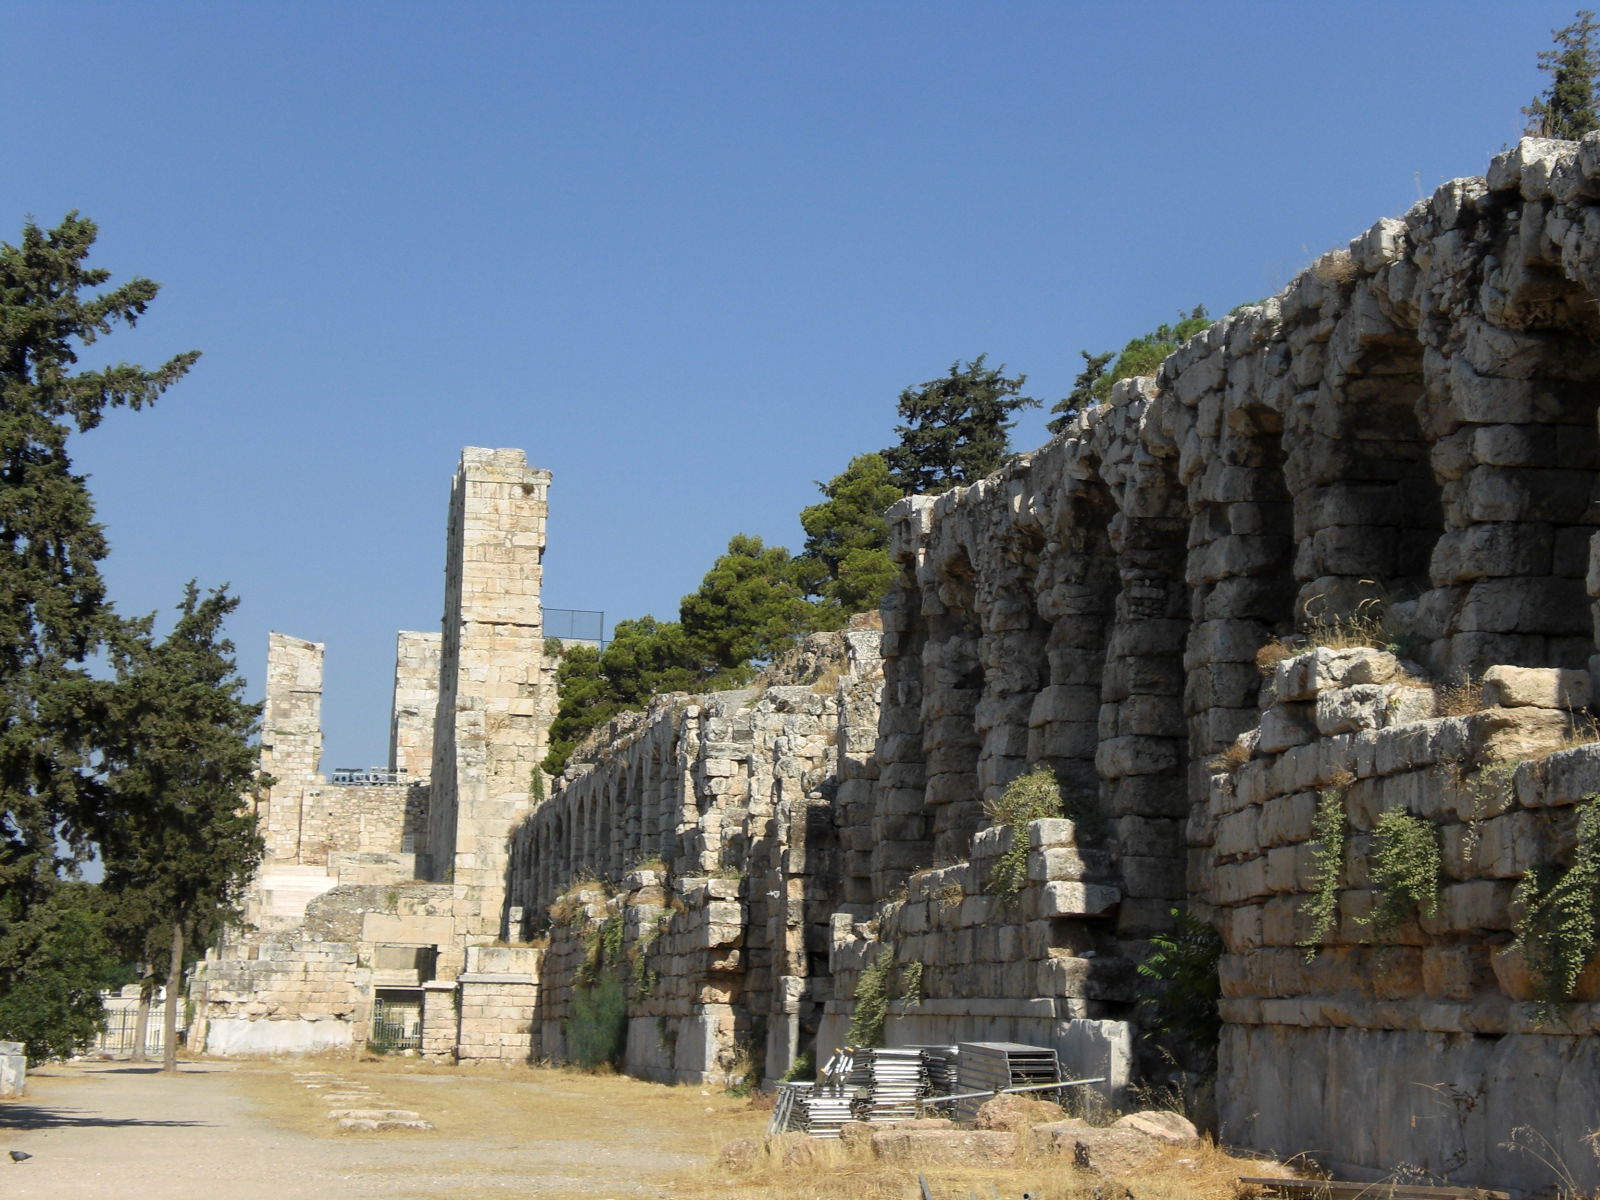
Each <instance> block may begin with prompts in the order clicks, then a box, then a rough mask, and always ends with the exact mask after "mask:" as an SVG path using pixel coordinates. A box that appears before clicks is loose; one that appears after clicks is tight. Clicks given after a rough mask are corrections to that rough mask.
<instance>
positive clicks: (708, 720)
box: [508, 628, 881, 1083]
mask: <svg viewBox="0 0 1600 1200" xmlns="http://www.w3.org/2000/svg"><path fill="white" fill-rule="evenodd" d="M878 640H879V636H878V633H877V632H876V630H873V629H865V628H862V629H852V630H850V631H847V632H845V633H843V634H832V635H818V636H817V637H814V638H813V639H811V642H810V644H809V645H808V647H807V655H806V657H807V658H808V663H807V665H808V667H809V669H808V670H805V671H803V672H802V673H801V675H802V678H803V679H804V681H803V682H799V683H792V684H773V685H770V686H765V687H762V688H759V689H751V690H747V691H742V692H723V693H713V694H710V695H707V696H685V695H675V696H666V697H658V698H657V699H656V700H655V701H654V702H653V703H652V705H651V707H650V708H649V710H648V711H647V712H645V713H640V714H631V713H630V714H624V715H623V716H621V717H619V718H617V719H616V720H615V721H614V722H613V723H612V726H611V727H610V728H609V729H608V730H606V731H604V733H603V735H602V736H601V737H600V738H599V739H597V740H596V742H595V743H593V744H591V746H590V747H588V748H580V750H579V752H578V755H577V756H576V761H575V762H574V764H573V765H572V766H570V767H569V768H568V771H567V773H566V775H565V776H563V778H562V779H561V780H559V781H558V784H557V788H556V790H555V791H554V793H553V794H552V796H551V798H550V799H549V800H548V801H546V802H545V803H544V804H542V805H541V806H539V807H538V808H537V809H536V810H535V811H534V812H533V813H532V814H531V815H530V816H529V817H528V818H527V819H526V820H525V821H524V822H523V823H522V824H521V825H520V826H519V827H518V829H517V830H516V833H515V835H514V837H513V843H512V846H513V848H512V858H511V873H510V877H509V879H510V893H509V896H508V904H509V906H510V908H509V910H510V912H511V914H512V917H513V919H514V920H515V921H517V922H519V924H516V925H513V926H512V929H511V933H512V936H513V937H516V936H518V935H519V934H520V935H521V936H522V937H523V938H537V939H538V940H539V942H540V943H542V944H544V945H546V946H547V947H548V948H547V949H546V950H544V952H543V954H542V956H541V960H540V962H539V985H538V988H537V990H536V993H530V999H531V1003H532V1007H531V1013H530V1015H531V1022H532V1025H531V1029H532V1047H531V1051H532V1053H533V1054H534V1056H535V1057H550V1058H556V1059H564V1058H569V1057H572V1056H573V1054H574V1047H573V1046H572V1045H571V1044H570V1039H571V1033H572V1024H571V1022H572V1018H573V1016H574V1011H573V1009H574V1003H575V1001H578V1002H581V1001H582V994H583V993H584V992H585V991H587V990H588V989H589V988H590V987H591V986H592V982H591V980H590V979H588V978H586V976H592V975H593V974H594V973H595V966H596V965H597V964H596V963H595V956H596V944H597V938H598V936H599V931H600V930H601V929H602V928H603V927H604V926H605V925H606V923H607V922H614V923H615V924H616V925H617V926H619V927H620V930H619V932H620V943H619V947H620V957H618V956H615V955H614V956H613V957H611V958H610V959H609V960H607V961H606V962H603V963H600V964H598V966H599V967H600V968H601V970H600V973H601V974H604V973H605V972H606V971H611V972H613V973H614V974H616V975H618V976H619V978H621V979H622V982H623V983H624V986H625V991H626V994H627V998H628V1009H627V1023H626V1035H625V1037H626V1051H625V1055H624V1065H625V1069H626V1070H628V1071H629V1072H630V1073H632V1074H637V1075H641V1076H643V1077H646V1078H651V1079H658V1080H662V1081H666V1082H695V1083H698V1082H705V1081H708V1080H712V1079H725V1078H728V1077H729V1076H730V1075H735V1074H740V1073H745V1072H753V1073H754V1074H756V1075H766V1076H768V1077H772V1076H775V1075H777V1074H781V1073H782V1072H783V1071H784V1070H786V1069H787V1068H788V1067H789V1066H790V1065H791V1064H792V1062H793V1060H794V1058H795V1056H796V1054H797V1053H798V1051H799V1050H800V1049H801V1048H802V1045H804V1044H809V1043H810V1042H811V1041H812V1040H813V1039H814V1038H815V1036H816V1032H817V1028H818V1025H819V1023H820V1022H821V1020H822V1015H823V1009H824V1006H825V1005H826V1004H828V1003H829V1002H830V1001H832V1000H833V998H834V997H833V992H832V990H831V987H830V974H829V970H828V949H829V937H830V928H831V925H830V923H831V921H832V918H833V914H834V912H835V910H836V908H837V903H838V896H837V891H836V885H837V881H838V878H839V874H840V867H841V851H840V847H839V841H838V832H839V831H838V828H837V824H836V821H835V818H834V813H835V811H836V810H837V808H838V807H839V806H840V805H841V804H849V803H860V802H861V794H862V792H863V789H864V788H866V787H869V786H870V784H869V783H868V781H867V780H866V778H865V773H866V769H867V760H868V757H869V754H870V751H871V748H872V745H873V742H874V739H875V735H876V726H877V716H878V695H879V688H880V686H881V677H880V674H879V671H878ZM586 750H587V751H588V752H589V753H595V754H596V758H592V759H590V760H588V761H585V756H586ZM852 796H854V797H855V799H854V800H852V799H851V797H852ZM586 964H588V965H587V966H586Z"/></svg>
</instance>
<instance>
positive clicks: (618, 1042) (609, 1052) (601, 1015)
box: [566, 974, 628, 1069]
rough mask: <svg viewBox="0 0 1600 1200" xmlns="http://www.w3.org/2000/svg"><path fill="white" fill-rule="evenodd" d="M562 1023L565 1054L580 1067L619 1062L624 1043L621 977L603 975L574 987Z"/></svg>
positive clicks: (625, 1002) (625, 1020)
mask: <svg viewBox="0 0 1600 1200" xmlns="http://www.w3.org/2000/svg"><path fill="white" fill-rule="evenodd" d="M566 1025H567V1028H566V1033H567V1055H568V1057H569V1058H571V1059H572V1061H573V1062H575V1063H577V1064H578V1065H579V1066H580V1067H587V1068H590V1069H593V1068H594V1067H598V1066H601V1065H602V1064H605V1063H612V1064H616V1063H620V1062H621V1061H622V1055H623V1052H624V1051H625V1050H626V1049H627V1045H628V999H627V996H626V994H625V992H624V990H623V986H622V978H621V976H620V975H619V974H610V975H605V976H602V977H601V978H599V979H597V980H596V981H595V982H594V983H592V984H590V985H589V986H587V987H576V988H574V989H573V990H572V1015H571V1016H570V1017H569V1018H568V1019H567V1023H566Z"/></svg>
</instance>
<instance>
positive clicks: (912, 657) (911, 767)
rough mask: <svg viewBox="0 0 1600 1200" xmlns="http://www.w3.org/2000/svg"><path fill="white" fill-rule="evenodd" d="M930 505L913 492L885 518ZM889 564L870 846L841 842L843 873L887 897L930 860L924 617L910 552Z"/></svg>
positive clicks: (895, 520) (912, 515)
mask: <svg viewBox="0 0 1600 1200" xmlns="http://www.w3.org/2000/svg"><path fill="white" fill-rule="evenodd" d="M930 504H932V501H931V500H930V499H928V498H926V497H920V496H919V497H912V498H910V499H907V500H902V501H900V503H899V504H898V505H896V506H895V508H893V509H891V510H890V519H891V523H892V524H895V525H898V526H899V527H900V529H902V530H903V527H904V525H907V524H912V523H914V522H915V521H916V520H917V518H918V515H919V514H918V510H919V509H920V508H923V507H926V506H928V505H930ZM897 537H904V534H903V533H897ZM907 540H909V539H907ZM897 562H898V567H899V570H898V573H897V574H896V576H895V579H894V581H893V583H892V584H891V585H890V588H889V591H888V593H887V594H886V595H885V596H884V598H883V603H882V605H881V607H880V611H881V612H882V614H883V638H882V640H881V642H880V650H881V653H882V655H883V693H882V697H883V702H882V708H881V709H880V712H879V719H878V731H879V736H878V744H877V749H876V752H875V754H874V757H875V759H876V760H877V761H876V767H877V779H876V781H875V784H874V787H873V804H872V826H871V834H872V837H871V841H870V845H866V846H849V847H848V848H847V849H846V851H845V861H846V873H847V875H850V876H852V877H854V878H858V879H859V878H861V877H863V876H867V877H870V880H871V887H870V894H871V895H873V896H887V895H889V894H890V893H892V892H893V891H894V889H895V888H897V887H898V886H899V885H900V884H901V882H903V881H904V880H905V878H906V876H907V875H909V874H910V873H911V871H912V870H914V869H915V868H916V867H918V866H922V865H926V864H927V863H930V862H931V861H932V844H931V839H930V837H929V834H928V829H929V824H930V822H929V812H928V808H927V806H926V804H925V803H924V801H925V790H926V787H927V765H926V762H925V760H924V757H923V749H922V732H921V730H922V700H923V692H924V680H923V654H924V651H925V650H926V648H927V644H928V636H929V631H928V621H927V618H926V616H924V614H923V611H922V591H921V588H920V586H919V585H918V582H917V562H916V557H915V555H914V554H913V553H906V552H904V551H902V552H901V553H900V556H899V558H898V560H897Z"/></svg>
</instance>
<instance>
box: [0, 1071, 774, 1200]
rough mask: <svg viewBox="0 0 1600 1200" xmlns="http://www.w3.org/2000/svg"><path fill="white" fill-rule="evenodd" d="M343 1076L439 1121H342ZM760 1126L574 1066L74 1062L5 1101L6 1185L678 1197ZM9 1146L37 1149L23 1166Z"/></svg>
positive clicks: (31, 1190)
mask: <svg viewBox="0 0 1600 1200" xmlns="http://www.w3.org/2000/svg"><path fill="white" fill-rule="evenodd" d="M307 1071H311V1072H326V1073H327V1074H326V1075H317V1074H314V1073H313V1074H307V1073H306V1072H307ZM330 1088H332V1089H334V1090H337V1091H343V1090H347V1089H348V1088H355V1089H363V1090H366V1091H367V1092H368V1094H369V1095H371V1096H372V1097H374V1099H372V1100H371V1101H370V1102H369V1101H362V1105H366V1104H368V1103H371V1104H380V1103H381V1104H384V1105H392V1106H396V1107H403V1108H406V1109H409V1110H412V1111H416V1112H419V1113H421V1115H422V1116H423V1117H424V1118H426V1119H428V1120H430V1121H432V1122H433V1123H434V1124H435V1125H436V1126H437V1129H436V1130H435V1131H434V1132H432V1133H407V1132H391V1133H377V1134H348V1133H345V1134H341V1133H339V1132H337V1131H336V1129H335V1128H334V1127H333V1125H332V1124H331V1123H330V1122H329V1120H328V1118H327V1115H326V1113H327V1110H328V1107H329V1104H328V1102H327V1101H325V1100H322V1099H321V1098H320V1097H322V1096H324V1095H326V1094H328V1089H330ZM758 1123H759V1118H758V1117H756V1116H755V1115H753V1114H750V1113H747V1112H739V1111H737V1109H736V1108H735V1107H734V1106H733V1105H731V1104H730V1102H728V1101H727V1100H726V1099H724V1098H722V1097H720V1096H716V1097H706V1096H705V1095H704V1094H703V1093H701V1094H696V1092H695V1091H692V1090H690V1089H682V1088H680V1089H666V1088H657V1087H654V1086H653V1085H649V1084H640V1083H638V1082H636V1081H632V1080H618V1079H610V1080H595V1079H589V1078H585V1077H573V1076H570V1075H566V1074H564V1073H561V1072H536V1071H524V1072H515V1073H503V1072H499V1071H495V1072H492V1073H485V1074H476V1073H473V1072H469V1071H460V1072H456V1071H437V1070H436V1071H426V1070H422V1069H419V1068H415V1067H412V1068H396V1067H395V1066H393V1065H392V1064H386V1065H383V1066H379V1067H368V1066H365V1065H363V1064H346V1063H341V1064H333V1065H327V1064H310V1065H308V1064H303V1063H302V1064H289V1065H282V1064H279V1065H266V1066H256V1065H250V1066H243V1065H237V1064H232V1063H213V1062H205V1063H184V1064H181V1069H180V1071H179V1072H178V1074H177V1075H163V1074H161V1073H160V1072H159V1071H158V1070H157V1069H156V1068H154V1067H146V1066H135V1065H132V1064H127V1063H85V1064H71V1065H67V1066H55V1067H50V1068H47V1069H45V1070H43V1071H40V1072H38V1073H34V1074H30V1076H29V1079H28V1094H27V1096H26V1097H24V1098H23V1099H22V1100H19V1101H5V1102H0V1198H3V1200H12V1198H13V1197H41V1198H44V1197H49V1198H50V1200H80V1198H83V1200H88V1198H89V1197H94V1198H96V1200H106V1198H115V1200H157V1198H158V1197H159V1198H161V1200H189V1198H191V1197H193V1198H194V1200H202V1198H203V1200H301V1198H306V1200H313V1198H315V1200H320V1198H322V1197H329V1198H333V1197H366V1196H383V1197H395V1198H396V1200H402V1198H404V1200H442V1198H444V1197H450V1200H477V1198H480V1197H494V1196H538V1197H542V1198H550V1200H553V1198H555V1197H561V1196H583V1197H585V1198H586V1200H604V1198H605V1197H615V1198H617V1200H621V1198H622V1197H638V1196H660V1195H664V1194H667V1193H666V1190H665V1182H664V1181H665V1180H666V1179H667V1178H669V1177H670V1176H672V1175H675V1174H676V1175H683V1174H685V1173H686V1172H693V1171H694V1170H696V1169H698V1167H699V1165H700V1163H702V1162H703V1161H704V1159H705V1155H706V1154H707V1153H709V1152H711V1151H713V1150H714V1148H715V1145H716V1144H717V1143H718V1141H719V1140H720V1139H724V1138H728V1137H735V1136H740V1135H742V1134H747V1133H749V1132H751V1131H752V1128H753V1127H754V1126H756V1125H757V1124H758ZM10 1150H21V1151H24V1152H26V1153H29V1154H31V1155H32V1156H33V1157H32V1158H30V1159H28V1160H27V1161H25V1162H22V1163H17V1164H13V1163H12V1162H11V1160H10V1158H9V1156H8V1155H7V1154H6V1152H7V1151H10Z"/></svg>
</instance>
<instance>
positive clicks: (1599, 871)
mask: <svg viewBox="0 0 1600 1200" xmlns="http://www.w3.org/2000/svg"><path fill="white" fill-rule="evenodd" d="M1513 902H1514V903H1515V904H1516V905H1517V906H1518V907H1519V908H1520V909H1521V915H1520V916H1519V917H1518V918H1517V920H1516V925H1515V930H1516V935H1517V936H1516V940H1515V941H1514V942H1512V947H1513V948H1514V949H1517V950H1520V951H1522V954H1523V956H1524V960H1525V961H1526V963H1527V966H1528V971H1529V973H1530V974H1531V975H1532V976H1533V979H1534V984H1535V986H1536V988H1537V990H1538V997H1537V999H1536V1000H1535V1012H1536V1014H1537V1016H1538V1017H1539V1019H1540V1020H1544V1021H1550V1020H1554V1019H1555V1018H1556V1017H1557V1016H1559V1014H1560V1009H1561V1006H1562V1005H1563V1004H1564V1003H1565V1002H1566V1001H1567V1000H1569V999H1570V998H1571V996H1572V993H1573V991H1574V990H1575V989H1576V988H1577V985H1578V979H1579V977H1580V976H1582V974H1583V972H1584V969H1585V968H1586V967H1587V966H1588V965H1589V960H1590V959H1591V958H1593V957H1594V954H1595V950H1596V948H1597V945H1600V939H1597V929H1600V796H1590V797H1589V798H1588V799H1587V800H1585V801H1584V802H1583V803H1582V804H1581V805H1579V806H1578V809H1577V837H1576V845H1575V846H1574V848H1573V851H1572V861H1571V862H1570V863H1568V864H1567V866H1566V867H1565V868H1563V867H1561V866H1559V865H1558V864H1556V863H1544V864H1542V865H1540V866H1538V867H1535V868H1534V869H1533V870H1531V871H1529V872H1528V873H1527V874H1526V875H1524V876H1523V877H1522V879H1521V880H1520V881H1519V882H1518V884H1517V889H1516V892H1515V893H1514V894H1513Z"/></svg>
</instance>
